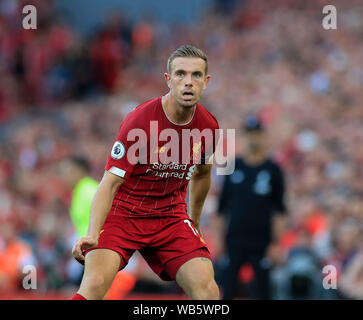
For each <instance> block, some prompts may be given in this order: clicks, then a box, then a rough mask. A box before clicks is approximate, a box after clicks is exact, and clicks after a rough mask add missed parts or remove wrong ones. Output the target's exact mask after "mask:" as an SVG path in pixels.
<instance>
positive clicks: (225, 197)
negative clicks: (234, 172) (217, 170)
mask: <svg viewBox="0 0 363 320" xmlns="http://www.w3.org/2000/svg"><path fill="white" fill-rule="evenodd" d="M231 191H232V190H231V182H230V180H229V176H225V177H224V181H223V185H222V189H221V192H220V195H219V203H218V214H220V215H227V214H228V213H229V209H230V204H231V200H232V199H231V194H232V192H231Z"/></svg>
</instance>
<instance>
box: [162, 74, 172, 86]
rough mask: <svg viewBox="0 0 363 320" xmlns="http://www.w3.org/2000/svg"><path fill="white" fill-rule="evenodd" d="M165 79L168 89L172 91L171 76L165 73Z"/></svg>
mask: <svg viewBox="0 0 363 320" xmlns="http://www.w3.org/2000/svg"><path fill="white" fill-rule="evenodd" d="M164 78H165V81H166V84H167V86H168V88H169V89H170V79H171V77H170V74H169V73H167V72H165V73H164Z"/></svg>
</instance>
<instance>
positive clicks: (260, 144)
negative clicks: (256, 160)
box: [245, 131, 267, 153]
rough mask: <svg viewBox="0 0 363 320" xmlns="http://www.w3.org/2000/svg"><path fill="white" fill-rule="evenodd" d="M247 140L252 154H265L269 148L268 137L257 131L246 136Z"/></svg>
mask: <svg viewBox="0 0 363 320" xmlns="http://www.w3.org/2000/svg"><path fill="white" fill-rule="evenodd" d="M245 136H246V140H247V149H248V152H250V153H259V152H263V151H265V150H266V148H267V141H266V136H265V134H264V133H263V132H259V131H255V132H248V133H246V134H245Z"/></svg>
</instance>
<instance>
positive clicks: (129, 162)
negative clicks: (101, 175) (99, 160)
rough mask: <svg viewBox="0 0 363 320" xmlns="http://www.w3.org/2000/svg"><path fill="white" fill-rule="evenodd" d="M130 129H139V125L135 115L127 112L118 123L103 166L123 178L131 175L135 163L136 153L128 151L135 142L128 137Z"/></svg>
mask: <svg viewBox="0 0 363 320" xmlns="http://www.w3.org/2000/svg"><path fill="white" fill-rule="evenodd" d="M132 129H140V125H139V124H138V123H137V119H136V118H135V116H134V115H132V114H129V115H127V116H126V118H125V119H124V120H123V121H122V123H121V125H120V129H119V132H118V134H117V137H116V139H115V140H114V142H113V145H112V148H111V151H110V154H109V157H108V161H107V164H106V167H105V170H107V171H109V172H111V173H113V174H115V175H117V176H119V177H121V178H124V179H126V178H128V177H129V176H130V175H131V173H132V171H133V169H134V167H135V165H136V163H137V156H138V155H137V153H135V152H128V151H129V150H130V147H131V146H132V145H133V144H134V143H135V141H133V140H129V139H128V134H129V132H130V131H131V130H132Z"/></svg>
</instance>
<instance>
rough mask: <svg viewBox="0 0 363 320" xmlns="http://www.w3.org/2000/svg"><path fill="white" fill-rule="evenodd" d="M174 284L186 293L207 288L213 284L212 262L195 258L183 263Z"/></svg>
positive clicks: (203, 258) (202, 258)
mask: <svg viewBox="0 0 363 320" xmlns="http://www.w3.org/2000/svg"><path fill="white" fill-rule="evenodd" d="M176 282H177V283H178V284H179V286H180V287H181V288H183V289H184V290H186V291H188V292H190V291H192V290H194V289H197V288H204V287H208V286H209V285H211V284H213V283H214V270H213V264H212V261H211V260H210V259H208V258H205V257H196V258H193V259H191V260H189V261H187V262H185V263H184V264H183V265H182V266H181V267H180V268H179V270H178V272H177V274H176Z"/></svg>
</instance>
